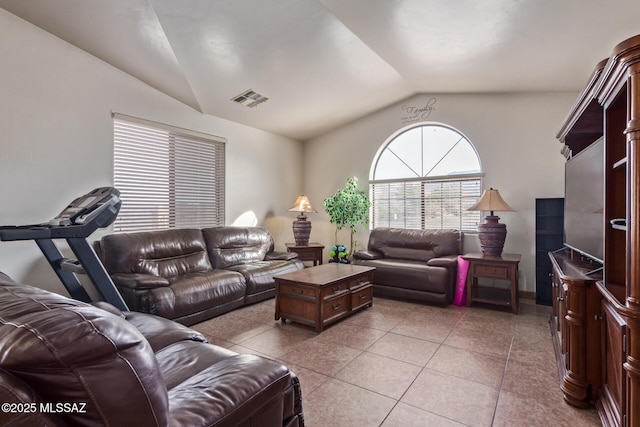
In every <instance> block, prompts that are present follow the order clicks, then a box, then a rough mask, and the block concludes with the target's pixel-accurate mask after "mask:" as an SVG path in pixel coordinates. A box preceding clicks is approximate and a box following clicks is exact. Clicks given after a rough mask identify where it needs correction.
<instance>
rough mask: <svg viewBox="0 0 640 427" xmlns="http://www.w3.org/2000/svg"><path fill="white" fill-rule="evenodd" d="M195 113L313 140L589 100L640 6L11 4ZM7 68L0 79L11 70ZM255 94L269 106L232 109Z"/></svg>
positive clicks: (517, 1)
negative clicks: (533, 101) (391, 113)
mask: <svg viewBox="0 0 640 427" xmlns="http://www.w3.org/2000/svg"><path fill="white" fill-rule="evenodd" d="M0 7H2V8H4V9H6V10H7V11H9V12H11V13H13V14H15V15H17V16H19V17H21V18H23V19H25V20H26V21H29V22H31V23H33V24H34V25H37V26H38V27H41V28H42V29H44V30H46V31H48V32H50V33H52V34H54V35H56V36H58V37H60V38H61V39H63V40H65V41H67V42H68V43H71V44H73V45H75V46H77V47H79V48H80V49H83V50H85V51H87V52H89V53H90V54H92V55H94V56H96V57H98V58H100V59H102V60H103V61H105V62H107V63H109V64H112V65H113V66H115V67H117V68H119V69H121V70H123V71H125V72H127V73H129V74H131V75H132V76H134V77H136V78H138V79H140V80H142V81H144V82H146V83H147V84H149V85H150V86H153V87H155V88H156V89H158V90H160V91H162V92H164V93H166V94H167V95H170V96H172V97H173V98H175V99H177V100H179V101H181V102H183V103H185V104H187V105H189V106H191V107H193V108H194V109H196V110H198V111H200V112H202V113H204V114H210V115H214V116H217V117H222V118H225V119H228V120H232V121H235V122H239V123H243V124H246V125H248V126H252V127H256V128H259V129H264V130H267V131H270V132H273V133H276V134H280V135H284V136H288V137H291V138H294V139H299V140H306V139H309V138H312V137H314V136H316V135H319V134H321V133H323V132H326V131H328V130H330V129H332V128H335V127H338V126H340V125H342V124H344V123H347V122H349V121H352V120H354V119H356V118H358V117H361V116H363V115H366V114H368V113H371V112H373V111H375V110H378V109H380V108H383V107H385V106H387V105H390V104H392V103H394V102H397V101H399V100H401V99H404V98H407V97H408V96H411V95H414V94H416V93H430V94H432V93H479V92H523V91H524V92H531V91H543V92H547V91H579V90H580V89H581V88H582V87H583V85H584V84H585V83H586V80H587V78H588V76H589V74H590V73H591V71H592V70H593V68H594V66H595V64H596V63H597V62H599V61H600V60H602V59H603V58H605V57H607V56H608V55H609V54H610V53H611V51H612V49H613V47H614V46H615V45H616V44H617V43H619V42H621V41H622V40H624V39H626V38H628V37H631V36H634V35H636V34H638V33H640V21H639V20H638V17H640V1H638V0H555V1H551V0H483V1H478V0H0ZM0 73H1V71H0ZM247 89H252V90H253V91H255V92H257V93H259V94H261V95H263V96H265V97H267V98H268V100H267V101H266V102H263V103H260V104H258V105H257V106H256V107H253V108H249V107H247V106H246V105H247V104H248V102H246V103H244V104H240V103H237V102H233V101H231V98H233V97H235V96H236V95H239V94H241V93H243V92H244V91H245V90H247Z"/></svg>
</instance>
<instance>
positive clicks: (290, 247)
mask: <svg viewBox="0 0 640 427" xmlns="http://www.w3.org/2000/svg"><path fill="white" fill-rule="evenodd" d="M285 245H286V246H287V252H295V253H297V254H298V259H299V260H300V261H313V265H314V266H315V265H318V264H322V251H323V250H324V245H321V244H320V243H309V244H308V245H306V246H297V245H296V244H295V243H285Z"/></svg>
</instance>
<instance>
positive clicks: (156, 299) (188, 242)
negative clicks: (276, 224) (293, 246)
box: [94, 227, 304, 325]
mask: <svg viewBox="0 0 640 427" xmlns="http://www.w3.org/2000/svg"><path fill="white" fill-rule="evenodd" d="M94 248H95V249H96V252H97V254H98V256H99V257H100V258H101V260H102V263H103V264H104V267H105V269H106V270H107V272H108V273H109V275H110V276H111V279H112V280H113V283H114V284H115V285H116V287H117V288H118V291H119V292H120V294H121V295H122V297H123V299H124V300H125V302H126V303H127V306H128V307H129V309H130V310H134V311H139V312H143V313H150V314H155V315H158V316H162V317H166V318H168V319H172V320H175V321H177V322H180V323H182V324H185V325H192V324H194V323H198V322H201V321H203V320H206V319H209V318H211V317H215V316H218V315H220V314H223V313H226V312H228V311H231V310H233V309H235V308H237V307H240V306H242V305H245V304H251V303H254V302H258V301H262V300H265V299H268V298H271V297H273V296H274V295H275V281H274V279H273V276H276V275H279V274H284V273H288V272H291V271H297V270H300V269H302V268H304V264H303V263H302V261H300V260H298V259H296V258H297V254H296V253H290V252H276V251H274V250H273V249H274V243H273V238H272V237H271V234H270V233H269V231H268V230H267V229H266V228H264V227H212V228H204V229H170V230H161V231H150V232H139V233H123V234H110V235H107V236H104V237H102V239H100V240H99V241H96V242H94Z"/></svg>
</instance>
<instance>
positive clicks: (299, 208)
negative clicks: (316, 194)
mask: <svg viewBox="0 0 640 427" xmlns="http://www.w3.org/2000/svg"><path fill="white" fill-rule="evenodd" d="M289 212H300V214H299V215H298V216H297V219H296V220H295V221H293V238H294V239H295V240H296V246H307V245H308V244H309V236H310V235H311V221H307V216H306V215H305V213H306V212H318V211H317V210H315V209H314V208H313V206H311V202H310V201H309V198H308V197H307V196H305V195H304V194H302V195H300V196H298V198H297V199H296V201H295V202H294V203H293V206H291V207H290V208H289Z"/></svg>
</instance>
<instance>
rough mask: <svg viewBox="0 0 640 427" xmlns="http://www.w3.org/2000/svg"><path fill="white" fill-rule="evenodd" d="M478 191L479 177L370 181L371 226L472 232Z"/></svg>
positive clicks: (476, 218) (477, 219)
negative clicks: (472, 208)
mask: <svg viewBox="0 0 640 427" xmlns="http://www.w3.org/2000/svg"><path fill="white" fill-rule="evenodd" d="M480 190H481V182H480V178H464V179H435V180H428V179H424V180H407V181H387V182H375V181H371V183H370V184H369V193H370V198H371V206H372V208H371V226H372V227H373V228H375V227H394V228H413V229H446V228H453V229H457V230H462V231H476V230H477V225H478V223H479V222H480V218H481V215H480V212H478V211H468V210H467V209H468V208H469V207H471V206H472V205H473V204H474V203H475V202H476V201H477V200H478V198H479V197H480Z"/></svg>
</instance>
